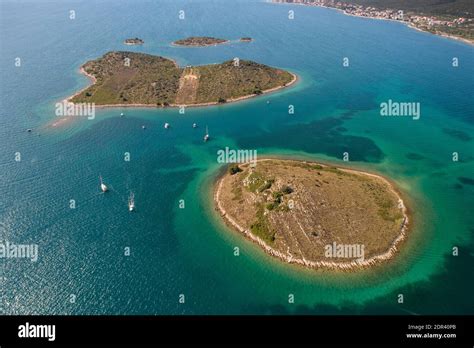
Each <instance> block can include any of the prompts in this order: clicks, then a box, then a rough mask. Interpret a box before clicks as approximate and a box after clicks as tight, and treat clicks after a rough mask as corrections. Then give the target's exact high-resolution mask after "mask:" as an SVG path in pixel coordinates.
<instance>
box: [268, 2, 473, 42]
mask: <svg viewBox="0 0 474 348" xmlns="http://www.w3.org/2000/svg"><path fill="white" fill-rule="evenodd" d="M267 2H269V3H272V4H287V5H302V6H311V7H323V8H327V9H330V10H336V11H339V12H341V13H343V14H345V15H346V16H351V17H358V18H367V19H375V20H385V21H391V22H396V23H401V24H404V25H406V26H407V27H409V28H410V29H414V30H417V31H420V32H424V33H428V34H432V35H437V36H441V37H445V38H448V39H452V40H457V41H460V42H463V43H466V44H469V45H474V40H470V39H467V38H465V37H461V36H456V35H452V34H448V33H445V32H442V31H439V30H437V31H435V32H432V31H429V30H426V29H423V28H421V27H418V26H416V25H415V24H414V23H413V22H407V21H403V20H399V19H394V18H385V17H377V16H371V15H359V14H354V13H350V12H348V11H347V10H345V9H343V8H338V7H336V6H329V5H327V4H320V3H304V2H288V1H286V0H268V1H267Z"/></svg>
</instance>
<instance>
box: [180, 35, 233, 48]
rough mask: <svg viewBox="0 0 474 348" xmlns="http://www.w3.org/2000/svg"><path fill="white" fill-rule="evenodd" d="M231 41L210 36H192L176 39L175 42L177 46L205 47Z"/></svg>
mask: <svg viewBox="0 0 474 348" xmlns="http://www.w3.org/2000/svg"><path fill="white" fill-rule="evenodd" d="M227 42H229V40H225V39H218V38H215V37H209V36H191V37H188V38H186V39H181V40H176V41H174V42H173V45H175V46H191V47H204V46H216V45H221V44H224V43H227Z"/></svg>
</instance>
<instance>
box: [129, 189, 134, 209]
mask: <svg viewBox="0 0 474 348" xmlns="http://www.w3.org/2000/svg"><path fill="white" fill-rule="evenodd" d="M134 210H135V196H134V194H133V192H130V196H129V197H128V211H134Z"/></svg>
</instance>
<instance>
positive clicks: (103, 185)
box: [99, 175, 109, 192]
mask: <svg viewBox="0 0 474 348" xmlns="http://www.w3.org/2000/svg"><path fill="white" fill-rule="evenodd" d="M99 180H100V189H101V191H102V192H107V191H108V190H109V188H108V187H107V185H106V184H104V181H103V180H102V176H100V175H99Z"/></svg>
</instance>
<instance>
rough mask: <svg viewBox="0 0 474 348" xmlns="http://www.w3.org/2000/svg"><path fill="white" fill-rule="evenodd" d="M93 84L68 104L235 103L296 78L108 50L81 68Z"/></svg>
mask: <svg viewBox="0 0 474 348" xmlns="http://www.w3.org/2000/svg"><path fill="white" fill-rule="evenodd" d="M81 72H82V73H84V74H86V75H87V76H89V77H90V78H91V79H92V82H93V84H92V85H91V86H89V87H87V88H85V89H83V90H82V91H79V92H78V93H76V94H75V95H73V96H72V97H69V98H68V99H67V101H69V102H72V103H94V104H95V105H96V106H132V107H133V106H144V107H168V106H171V107H180V106H204V105H214V104H219V103H221V104H222V103H226V102H234V101H238V100H242V99H246V98H250V97H254V96H257V95H260V94H263V93H267V92H272V91H275V90H278V89H280V88H284V87H286V86H289V85H291V84H293V83H294V82H295V81H296V75H294V74H292V73H290V72H287V71H284V70H281V69H277V68H272V67H269V66H267V65H264V64H259V63H256V62H252V61H248V60H240V61H239V62H238V64H236V63H235V61H233V60H231V61H227V62H224V63H220V64H210V65H200V66H194V67H193V66H187V67H185V68H182V67H179V66H178V65H177V64H176V63H175V62H174V61H173V60H171V59H167V58H163V57H160V56H153V55H150V54H144V53H135V52H109V53H107V54H105V55H104V56H103V57H101V58H98V59H95V60H91V61H89V62H87V63H85V64H84V65H83V66H82V67H81Z"/></svg>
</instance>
